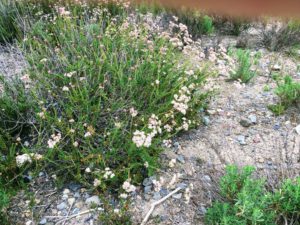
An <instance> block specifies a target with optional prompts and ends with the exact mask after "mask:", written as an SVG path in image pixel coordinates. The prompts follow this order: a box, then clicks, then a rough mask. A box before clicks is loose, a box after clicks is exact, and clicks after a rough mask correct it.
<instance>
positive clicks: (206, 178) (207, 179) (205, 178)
mask: <svg viewBox="0 0 300 225" xmlns="http://www.w3.org/2000/svg"><path fill="white" fill-rule="evenodd" d="M203 180H204V181H206V182H211V178H210V176H208V175H204V176H203Z"/></svg>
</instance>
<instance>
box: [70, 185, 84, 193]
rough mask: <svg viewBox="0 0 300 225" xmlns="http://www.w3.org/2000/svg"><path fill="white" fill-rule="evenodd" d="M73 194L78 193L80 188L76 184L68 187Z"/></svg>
mask: <svg viewBox="0 0 300 225" xmlns="http://www.w3.org/2000/svg"><path fill="white" fill-rule="evenodd" d="M68 187H69V188H70V189H71V190H72V191H73V192H76V191H78V190H79V189H80V188H81V185H80V184H76V183H71V184H69V186H68Z"/></svg>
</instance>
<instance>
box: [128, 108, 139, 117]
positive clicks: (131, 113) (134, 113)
mask: <svg viewBox="0 0 300 225" xmlns="http://www.w3.org/2000/svg"><path fill="white" fill-rule="evenodd" d="M129 113H130V115H131V116H132V117H136V116H137V114H138V111H137V110H136V109H135V108H133V107H131V108H130V109H129Z"/></svg>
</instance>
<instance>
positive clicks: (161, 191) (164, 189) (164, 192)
mask: <svg viewBox="0 0 300 225" xmlns="http://www.w3.org/2000/svg"><path fill="white" fill-rule="evenodd" d="M159 193H160V195H161V196H163V197H165V196H166V195H168V194H169V191H168V189H166V188H162V189H160V191H159Z"/></svg>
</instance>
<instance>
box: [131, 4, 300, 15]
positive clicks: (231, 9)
mask: <svg viewBox="0 0 300 225" xmlns="http://www.w3.org/2000/svg"><path fill="white" fill-rule="evenodd" d="M134 2H136V3H141V2H147V3H150V4H153V3H155V4H159V5H163V6H165V7H170V8H181V7H185V8H191V9H199V10H205V11H207V12H210V13H218V14H221V15H225V16H226V15H227V16H239V17H241V16H242V17H243V16H244V17H256V16H262V15H263V16H281V17H297V18H300V0H134Z"/></svg>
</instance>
